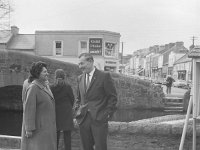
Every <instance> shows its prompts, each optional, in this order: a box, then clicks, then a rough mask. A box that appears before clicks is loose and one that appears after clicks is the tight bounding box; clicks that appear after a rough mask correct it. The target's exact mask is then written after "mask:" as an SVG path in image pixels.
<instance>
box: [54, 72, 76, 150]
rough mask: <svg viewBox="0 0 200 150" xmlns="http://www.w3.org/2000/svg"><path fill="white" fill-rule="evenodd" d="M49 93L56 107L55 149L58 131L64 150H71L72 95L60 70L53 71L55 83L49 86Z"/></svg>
mask: <svg viewBox="0 0 200 150" xmlns="http://www.w3.org/2000/svg"><path fill="white" fill-rule="evenodd" d="M51 91H52V93H53V95H54V99H55V105H56V126H57V147H58V144H59V137H60V131H63V133H64V143H65V150H71V130H72V129H73V128H74V126H73V115H72V107H73V104H74V95H73V91H72V88H71V86H70V85H69V84H67V83H66V82H65V73H64V71H63V70H62V69H57V70H56V71H55V83H54V84H53V85H52V86H51Z"/></svg>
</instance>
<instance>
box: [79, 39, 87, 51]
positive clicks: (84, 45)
mask: <svg viewBox="0 0 200 150" xmlns="http://www.w3.org/2000/svg"><path fill="white" fill-rule="evenodd" d="M87 47H88V46H87V41H80V54H81V53H87Z"/></svg>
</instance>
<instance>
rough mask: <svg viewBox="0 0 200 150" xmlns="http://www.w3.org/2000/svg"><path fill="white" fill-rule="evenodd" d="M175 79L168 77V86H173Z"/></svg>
mask: <svg viewBox="0 0 200 150" xmlns="http://www.w3.org/2000/svg"><path fill="white" fill-rule="evenodd" d="M174 81H175V80H174V79H173V78H172V77H170V76H169V77H167V79H166V86H167V87H171V86H172V83H173V82H174Z"/></svg>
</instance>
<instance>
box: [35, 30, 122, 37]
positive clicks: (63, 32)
mask: <svg viewBox="0 0 200 150" xmlns="http://www.w3.org/2000/svg"><path fill="white" fill-rule="evenodd" d="M35 34H36V35H37V34H111V35H115V36H121V35H120V33H117V32H112V31H106V30H37V31H35Z"/></svg>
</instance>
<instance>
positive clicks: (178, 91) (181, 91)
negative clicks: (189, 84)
mask: <svg viewBox="0 0 200 150" xmlns="http://www.w3.org/2000/svg"><path fill="white" fill-rule="evenodd" d="M162 87H163V92H164V93H165V94H166V96H177V97H183V96H184V94H185V92H186V91H187V89H182V88H177V87H172V90H171V92H172V93H171V94H167V93H166V89H167V88H166V86H165V85H162Z"/></svg>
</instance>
